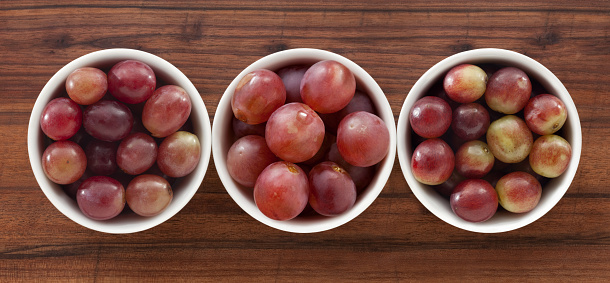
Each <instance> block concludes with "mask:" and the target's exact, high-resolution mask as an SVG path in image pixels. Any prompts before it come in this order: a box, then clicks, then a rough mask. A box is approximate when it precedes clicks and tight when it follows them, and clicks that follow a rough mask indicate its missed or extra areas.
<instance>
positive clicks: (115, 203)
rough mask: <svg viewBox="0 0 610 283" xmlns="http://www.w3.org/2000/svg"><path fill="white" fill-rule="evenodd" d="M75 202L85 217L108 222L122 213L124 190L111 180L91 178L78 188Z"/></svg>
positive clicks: (117, 182) (97, 177) (99, 177)
mask: <svg viewBox="0 0 610 283" xmlns="http://www.w3.org/2000/svg"><path fill="white" fill-rule="evenodd" d="M76 201H77V203H78V207H79V208H80V210H81V211H82V212H83V214H85V215H86V216H87V217H89V218H91V219H94V220H108V219H111V218H114V217H115V216H117V215H119V213H121V211H123V208H124V207H125V189H124V187H123V185H121V183H119V181H117V180H115V179H113V178H110V177H107V176H93V177H90V178H88V179H86V180H85V181H83V182H82V183H81V185H80V186H79V187H78V191H77V193H76Z"/></svg>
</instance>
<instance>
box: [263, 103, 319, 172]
mask: <svg viewBox="0 0 610 283" xmlns="http://www.w3.org/2000/svg"><path fill="white" fill-rule="evenodd" d="M265 139H266V141H267V145H268V146H269V149H271V151H272V152H273V153H274V154H275V155H277V156H278V157H279V158H281V159H283V160H286V161H289V162H293V163H299V162H303V161H306V160H308V159H310V158H312V157H313V156H314V155H315V154H316V153H317V152H318V150H319V149H320V147H321V146H322V142H323V141H324V123H323V122H322V119H320V116H318V114H317V113H316V112H315V111H313V110H312V109H311V108H310V107H309V106H307V105H305V104H303V103H298V102H293V103H288V104H285V105H284V106H282V107H280V108H278V109H277V110H276V111H275V112H273V114H272V115H271V117H269V121H267V127H266V129H265Z"/></svg>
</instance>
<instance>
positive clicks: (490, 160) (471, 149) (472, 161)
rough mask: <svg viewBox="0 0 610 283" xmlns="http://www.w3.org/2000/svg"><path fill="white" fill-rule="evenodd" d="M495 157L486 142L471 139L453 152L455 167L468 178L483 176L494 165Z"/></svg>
mask: <svg viewBox="0 0 610 283" xmlns="http://www.w3.org/2000/svg"><path fill="white" fill-rule="evenodd" d="M494 160H495V157H494V155H493V154H492V153H491V150H489V147H488V146H487V144H486V143H484V142H482V141H479V140H473V141H468V142H466V143H464V144H463V145H462V146H461V147H460V148H459V149H458V150H457V151H456V152H455V169H456V171H457V172H458V173H460V175H462V176H464V177H466V178H468V179H478V178H482V177H483V176H485V175H486V174H487V173H489V171H491V169H492V168H493V166H494Z"/></svg>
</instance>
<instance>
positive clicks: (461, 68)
mask: <svg viewBox="0 0 610 283" xmlns="http://www.w3.org/2000/svg"><path fill="white" fill-rule="evenodd" d="M486 86H487V73H485V71H483V69H481V68H479V67H478V66H475V65H472V64H461V65H457V66H455V67H453V68H451V70H449V72H448V73H447V75H445V79H444V81H443V87H444V89H445V91H446V92H447V96H449V98H451V99H452V100H454V101H457V102H460V103H470V102H475V101H476V100H477V99H479V98H480V97H481V96H483V94H484V93H485V88H486Z"/></svg>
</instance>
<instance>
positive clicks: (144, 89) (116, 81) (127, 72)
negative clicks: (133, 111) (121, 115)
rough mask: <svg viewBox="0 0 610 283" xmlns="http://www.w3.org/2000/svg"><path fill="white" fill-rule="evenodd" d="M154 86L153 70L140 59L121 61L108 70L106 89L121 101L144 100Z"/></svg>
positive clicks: (155, 82) (130, 102)
mask: <svg viewBox="0 0 610 283" xmlns="http://www.w3.org/2000/svg"><path fill="white" fill-rule="evenodd" d="M156 87H157V78H156V77H155V72H154V71H153V70H152V69H151V68H150V67H149V66H148V65H146V64H145V63H143V62H140V61H136V60H125V61H121V62H119V63H117V64H115V65H114V66H113V67H112V69H110V71H109V72H108V90H109V91H110V94H112V95H113V96H114V97H116V98H117V99H118V100H119V101H121V102H123V103H129V104H136V103H140V102H144V101H146V99H148V98H149V97H150V96H151V95H152V94H153V91H154V90H155V88H156Z"/></svg>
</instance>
